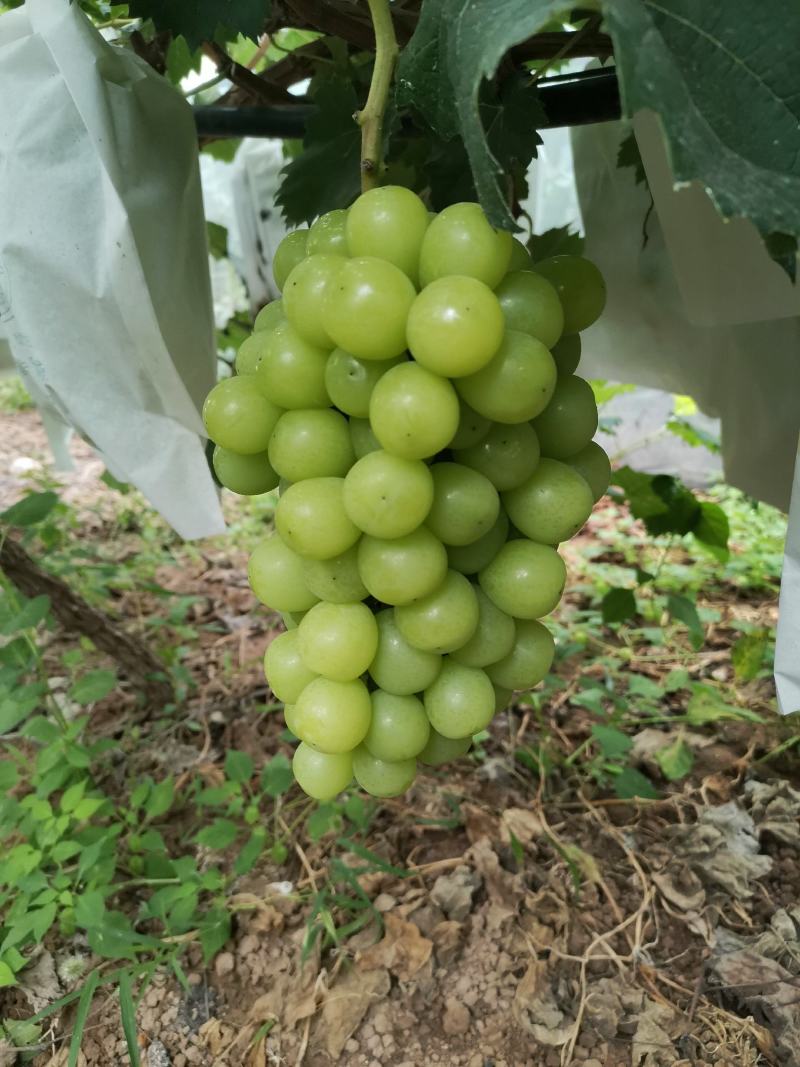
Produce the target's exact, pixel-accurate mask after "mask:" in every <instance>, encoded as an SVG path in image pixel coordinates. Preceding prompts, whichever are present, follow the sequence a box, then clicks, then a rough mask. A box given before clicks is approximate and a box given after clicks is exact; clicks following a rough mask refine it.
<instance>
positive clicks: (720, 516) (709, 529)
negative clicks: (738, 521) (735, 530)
mask: <svg viewBox="0 0 800 1067" xmlns="http://www.w3.org/2000/svg"><path fill="white" fill-rule="evenodd" d="M692 533H693V534H694V536H695V537H696V538H697V540H698V541H701V542H702V543H703V544H704V545H705V546H706V547H707V548H709V549H710V550H711V551H712V552H713V554H714V556H716V558H717V559H718V560H719V561H720V562H721V563H724V562H725V560H727V558H728V555H729V552H728V538H729V537H730V533H731V530H730V524H729V523H728V516H727V515H726V514H725V512H724V511H723V510H722V508H721V507H720V506H719V504H711V503H709V501H707V500H703V501H701V503H700V520H699V522H698V523H697V525H696V526H695V527H694V529H693V530H692Z"/></svg>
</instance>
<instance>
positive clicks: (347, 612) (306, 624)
mask: <svg viewBox="0 0 800 1067" xmlns="http://www.w3.org/2000/svg"><path fill="white" fill-rule="evenodd" d="M297 633H298V639H299V642H300V654H301V655H302V657H303V662H304V663H305V665H306V666H307V667H308V668H309V669H310V670H312V671H315V672H316V673H317V674H322V675H324V676H325V677H326V678H332V679H333V681H335V682H350V681H352V680H353V679H354V678H358V677H359V675H361V674H363V673H364V672H365V671H366V669H367V667H369V665H370V663H372V660H373V658H374V656H375V652H376V651H377V648H378V624H377V623H376V622H375V616H374V615H373V614H372V612H371V611H370V609H369V608H368V607H367V606H366V604H326V603H325V602H324V601H322V602H321V603H319V604H315V605H314V607H313V608H312V609H311V610H310V611H309V613H308V614H307V615H306V616H305V618H304V619H303V621H302V622H301V623H300V625H299V626H298V627H297Z"/></svg>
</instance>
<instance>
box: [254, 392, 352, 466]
mask: <svg viewBox="0 0 800 1067" xmlns="http://www.w3.org/2000/svg"><path fill="white" fill-rule="evenodd" d="M269 458H270V463H271V464H272V466H273V467H274V468H275V470H276V471H277V472H278V474H279V475H280V476H281V477H282V478H286V479H288V480H289V481H290V482H300V481H303V479H305V478H325V477H335V478H338V477H343V476H344V475H345V474H347V472H348V470H349V469H350V467H351V466H352V464H353V461H354V460H355V453H354V452H353V443H352V441H351V440H350V427H349V426H348V425H347V419H346V418H345V417H344V415H340V414H339V412H338V411H332V410H331V409H330V408H305V409H303V408H297V409H295V410H294V411H287V412H285V413H284V414H283V415H281V417H280V418H279V419H278V422H277V424H276V426H275V429H274V430H273V431H272V437H270V439H269Z"/></svg>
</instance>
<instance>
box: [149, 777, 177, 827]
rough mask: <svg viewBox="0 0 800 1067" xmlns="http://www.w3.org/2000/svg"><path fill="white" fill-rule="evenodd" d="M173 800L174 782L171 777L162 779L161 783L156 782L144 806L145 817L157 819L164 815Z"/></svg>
mask: <svg viewBox="0 0 800 1067" xmlns="http://www.w3.org/2000/svg"><path fill="white" fill-rule="evenodd" d="M174 798H175V780H174V779H173V778H172V776H169V777H167V778H162V779H161V781H160V782H156V784H155V785H154V786H153V788H152V789H151V790H150V795H149V796H148V798H147V800H146V801H145V805H144V812H145V815H146V816H147V817H148V819H157V818H159V816H161V815H166V813H167V812H168V811H169V809H170V808H171V807H172V801H173V800H174Z"/></svg>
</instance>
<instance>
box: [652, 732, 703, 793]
mask: <svg viewBox="0 0 800 1067" xmlns="http://www.w3.org/2000/svg"><path fill="white" fill-rule="evenodd" d="M654 757H655V761H656V763H657V764H658V766H659V767H660V769H661V773H662V774H663V775H664V777H665V778H666V779H667V780H668V781H670V782H674V781H676V780H677V779H678V778H685V777H686V775H687V774H688V773H689V771H691V769H692V767H693V766H694V753H693V752H692V750H691V749H690V748H689V746H688V745H687V744H686V742H685V741H684V739H683V738H682V737H676V738H675V740H674V741H673V742H672V744H670V745H665V747H664V748H660V749H658V751H657V752H656V753H654Z"/></svg>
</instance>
